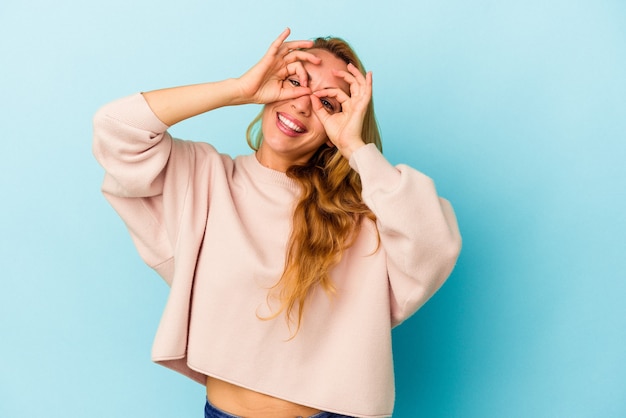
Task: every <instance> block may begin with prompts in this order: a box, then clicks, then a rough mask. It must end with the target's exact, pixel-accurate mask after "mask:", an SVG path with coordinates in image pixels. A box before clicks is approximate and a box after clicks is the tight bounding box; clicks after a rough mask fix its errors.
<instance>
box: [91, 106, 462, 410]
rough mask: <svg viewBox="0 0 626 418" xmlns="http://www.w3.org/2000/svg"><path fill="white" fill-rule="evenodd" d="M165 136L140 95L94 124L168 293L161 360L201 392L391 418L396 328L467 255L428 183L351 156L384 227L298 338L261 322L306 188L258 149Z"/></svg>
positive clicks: (309, 311)
mask: <svg viewBox="0 0 626 418" xmlns="http://www.w3.org/2000/svg"><path fill="white" fill-rule="evenodd" d="M167 128H168V126H166V125H164V124H163V123H162V122H161V121H160V120H159V119H158V118H157V117H156V116H155V115H154V113H153V112H152V111H151V110H150V108H149V106H148V105H147V103H146V102H145V100H144V98H143V96H142V95H141V94H135V95H133V96H130V97H127V98H124V99H121V100H117V101H115V102H113V103H110V104H108V105H106V106H104V107H103V108H102V109H100V110H99V111H98V112H97V114H96V115H95V117H94V148H93V149H94V154H95V156H96V158H97V160H98V161H99V162H100V164H102V166H103V167H104V169H105V171H106V174H105V178H104V183H103V186H102V191H103V193H104V195H105V197H106V198H107V200H108V201H109V202H110V203H111V205H112V206H113V207H114V208H115V210H116V211H117V212H118V214H119V215H120V216H121V218H122V219H123V220H124V222H125V223H126V225H127V227H128V229H129V231H130V234H131V236H132V238H133V241H134V243H135V245H136V247H137V249H138V251H139V254H140V255H141V257H142V258H143V260H144V261H145V262H146V263H147V264H148V265H149V266H150V267H152V268H153V269H154V270H156V271H157V272H158V273H159V274H160V275H161V276H162V277H163V278H164V279H165V281H166V282H167V283H168V284H169V285H170V286H171V290H170V294H169V298H168V301H167V305H166V307H165V311H164V313H163V317H162V319H161V322H160V325H159V328H158V331H157V334H156V337H155V341H154V345H153V350H152V358H153V360H154V361H155V362H157V363H160V364H162V365H165V366H167V367H170V368H172V369H174V370H176V371H178V372H180V373H183V374H184V375H186V376H188V377H190V378H192V379H194V380H196V381H198V382H199V383H201V384H204V383H205V379H206V378H205V375H210V376H214V377H216V378H218V379H222V380H225V381H228V382H231V383H233V384H235V385H239V386H243V387H246V388H249V389H252V390H255V391H257V392H261V393H265V394H268V395H271V396H274V397H278V398H281V399H286V400H288V401H291V402H295V403H298V404H302V405H306V406H310V407H313V408H318V409H321V410H324V411H330V412H335V413H340V414H345V415H351V416H356V417H386V416H390V415H391V413H392V410H393V403H394V376H393V360H392V350H391V328H392V327H394V326H396V325H398V324H399V323H400V322H402V321H403V320H405V319H406V318H408V317H409V316H410V315H412V314H413V313H414V312H415V311H416V310H417V309H419V308H420V307H421V306H422V305H423V304H424V303H425V302H426V301H427V300H428V298H430V296H432V294H433V293H434V292H435V291H436V290H437V289H438V288H439V287H440V286H441V285H442V283H443V282H444V281H445V279H446V278H447V277H448V275H449V274H450V272H451V271H452V268H453V267H454V264H455V262H456V259H457V256H458V254H459V251H460V244H461V238H460V234H459V230H458V227H457V223H456V219H455V216H454V212H453V210H452V208H451V206H450V204H449V203H448V202H447V201H446V200H443V199H441V198H439V197H438V196H437V192H436V190H435V187H434V185H433V182H432V181H431V179H430V178H428V177H426V176H425V175H424V174H422V173H420V172H418V171H416V170H414V169H412V168H410V167H407V166H405V165H398V166H397V167H394V166H392V165H391V164H389V162H387V160H386V159H385V158H384V157H383V156H382V154H381V153H380V152H379V151H378V150H377V149H376V147H375V146H374V145H367V146H365V147H362V148H360V149H359V150H357V151H356V152H355V153H354V154H353V155H352V158H351V159H350V165H351V166H352V168H353V169H354V170H356V171H357V172H358V173H359V174H360V176H361V179H362V183H363V200H364V201H365V203H366V204H367V205H368V207H369V208H370V209H371V210H372V212H374V214H375V215H376V217H377V221H376V225H374V223H373V222H372V221H369V220H365V221H364V225H363V228H362V230H361V232H360V234H359V236H358V238H357V239H356V241H355V243H354V245H353V246H352V247H350V248H349V249H348V250H347V251H346V252H345V254H344V256H343V259H342V260H341V262H340V263H339V264H338V265H337V266H336V267H334V268H333V269H332V271H331V277H332V279H333V281H334V284H335V286H336V289H337V293H336V295H334V296H333V297H332V298H330V297H329V296H328V295H327V294H326V293H325V292H323V291H321V290H319V291H317V292H315V293H314V294H313V295H312V296H311V298H310V300H309V301H308V302H307V307H306V310H305V314H304V318H303V322H302V326H301V329H300V330H299V332H298V334H297V335H296V337H295V338H293V339H289V337H290V335H291V333H290V330H289V329H288V327H287V325H286V322H285V320H284V318H283V317H282V316H281V317H278V318H276V319H273V320H260V319H259V317H258V316H259V315H260V316H266V315H268V314H269V313H271V312H272V310H271V307H270V306H268V300H267V295H268V289H269V288H270V287H271V286H272V285H274V284H275V283H276V281H277V280H278V278H279V277H280V275H281V273H282V269H283V267H284V261H285V251H286V242H287V239H288V236H289V233H290V226H291V218H292V208H293V203H294V199H296V197H297V195H298V186H297V185H296V183H295V182H294V181H293V180H291V179H289V178H288V177H287V176H286V175H285V174H284V173H282V172H278V171H274V170H271V169H268V168H266V167H264V166H262V165H261V164H260V163H259V162H258V161H257V159H256V157H255V156H254V155H247V156H239V157H237V158H235V159H232V158H231V157H229V156H227V155H222V154H219V153H218V152H217V151H216V150H215V149H214V148H213V147H212V146H211V145H209V144H206V143H201V142H188V141H181V140H177V139H173V138H172V137H171V136H170V135H169V134H168V132H167V131H166V129H167ZM378 233H379V234H380V242H381V245H380V247H379V248H378V250H377V249H376V248H377V243H378V241H377V234H378ZM269 303H270V304H272V303H273V302H272V301H271V300H270V302H269Z"/></svg>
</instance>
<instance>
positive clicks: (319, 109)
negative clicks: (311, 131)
mask: <svg viewBox="0 0 626 418" xmlns="http://www.w3.org/2000/svg"><path fill="white" fill-rule="evenodd" d="M310 97H311V109H313V113H315V116H317V118H318V119H319V120H320V122H322V125H324V126H325V125H326V120H328V118H329V117H330V114H329V113H328V112H327V111H326V110H325V109H324V105H323V104H322V102H321V101H320V98H319V97H317V96H316V95H315V94H311V95H310Z"/></svg>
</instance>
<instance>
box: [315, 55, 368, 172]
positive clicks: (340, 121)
mask: <svg viewBox="0 0 626 418" xmlns="http://www.w3.org/2000/svg"><path fill="white" fill-rule="evenodd" d="M347 70H348V71H337V70H333V74H334V75H335V76H336V77H340V78H343V79H344V80H345V81H346V82H347V83H348V84H349V85H350V95H349V96H348V95H347V94H346V93H345V92H344V91H343V90H341V89H338V88H332V89H324V90H320V91H316V92H315V93H313V94H312V95H311V103H312V105H313V111H314V112H315V114H316V115H317V117H318V118H319V120H320V121H321V122H322V124H323V125H324V129H325V130H326V135H328V138H329V139H330V141H331V142H332V143H333V144H334V145H335V146H336V147H337V149H338V150H339V151H340V152H341V153H342V154H343V156H344V157H345V158H347V159H350V156H351V155H352V152H354V151H356V149H357V148H359V147H361V146H363V145H365V142H364V141H363V138H362V130H363V120H364V119H365V113H366V112H367V108H368V106H369V103H370V100H371V99H372V73H371V72H368V73H367V74H366V75H365V76H363V74H361V72H360V71H359V70H358V69H357V68H356V67H355V66H354V65H353V64H348V68H347ZM322 97H334V98H336V99H337V100H338V101H339V103H341V112H337V113H328V112H326V110H325V109H324V107H323V105H322V102H321V101H320V98H322Z"/></svg>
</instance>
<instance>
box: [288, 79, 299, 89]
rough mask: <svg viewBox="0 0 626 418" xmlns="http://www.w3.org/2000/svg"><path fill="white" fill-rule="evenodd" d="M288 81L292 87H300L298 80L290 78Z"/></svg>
mask: <svg viewBox="0 0 626 418" xmlns="http://www.w3.org/2000/svg"><path fill="white" fill-rule="evenodd" d="M288 81H289V82H290V83H291V85H292V86H294V87H300V82H299V81H298V80H294V79H293V78H290V79H289V80H288Z"/></svg>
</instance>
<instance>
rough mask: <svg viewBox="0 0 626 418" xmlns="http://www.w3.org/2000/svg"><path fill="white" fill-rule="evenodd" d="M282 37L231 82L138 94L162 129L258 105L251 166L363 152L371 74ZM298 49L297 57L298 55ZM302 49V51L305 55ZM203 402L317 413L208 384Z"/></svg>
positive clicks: (282, 413)
mask: <svg viewBox="0 0 626 418" xmlns="http://www.w3.org/2000/svg"><path fill="white" fill-rule="evenodd" d="M289 34H290V31H289V29H286V30H285V31H284V32H283V33H281V34H280V36H279V37H278V38H277V39H276V40H275V41H274V42H273V43H272V44H271V45H270V48H269V49H268V51H267V52H266V53H265V55H264V56H263V58H262V59H261V60H260V61H259V62H258V63H257V64H256V65H254V66H253V67H252V68H251V69H250V70H248V71H247V72H246V73H245V74H243V75H242V76H241V77H238V78H231V79H227V80H223V81H217V82H210V83H203V84H196V85H189V86H182V87H174V88H168V89H162V90H155V91H150V92H147V93H144V94H143V95H144V97H145V99H146V101H147V102H148V104H149V106H150V108H151V109H152V110H153V112H154V113H155V114H156V116H157V117H158V118H159V119H160V120H161V121H162V122H163V123H165V124H166V125H169V126H171V125H174V124H176V123H178V122H180V121H183V120H185V119H188V118H191V117H193V116H196V115H200V114H202V113H205V112H208V111H211V110H214V109H217V108H220V107H224V106H233V105H241V104H262V105H265V108H264V109H265V110H264V114H263V119H262V124H263V126H262V129H263V133H264V140H263V142H262V143H261V145H260V147H259V150H258V151H257V152H256V157H257V159H258V161H259V162H260V163H261V164H263V165H265V166H266V167H269V168H271V169H274V170H278V171H283V172H284V171H286V170H287V168H288V167H290V166H291V165H294V164H296V163H302V162H305V161H307V160H308V159H309V158H310V157H311V156H312V155H313V153H314V152H315V151H316V150H317V149H318V148H319V147H320V146H322V145H323V144H327V145H329V146H335V147H337V149H338V151H339V152H341V154H342V155H343V156H344V157H345V158H347V159H349V158H350V156H351V155H352V153H353V152H355V151H356V150H357V149H359V148H360V147H362V146H364V145H365V142H364V141H363V139H362V131H361V130H362V125H363V119H364V116H365V112H366V110H367V106H368V104H369V102H370V100H371V96H372V74H371V73H367V74H366V75H365V76H364V75H362V74H361V73H360V72H359V71H358V69H357V68H356V67H355V66H353V65H352V64H348V65H346V63H345V62H343V61H342V60H340V59H339V58H337V57H335V56H334V55H332V54H331V53H330V52H328V51H325V50H318V49H309V48H311V47H312V46H313V42H312V41H286V39H287V37H288V36H289ZM303 49H304V50H303ZM307 49H308V50H307ZM206 389H207V397H208V399H209V401H210V402H211V403H212V404H214V405H215V406H217V407H218V408H220V409H222V410H224V411H227V412H229V413H231V414H233V415H238V416H242V417H246V418H293V417H297V416H302V417H307V416H310V415H314V414H316V413H318V412H320V411H319V410H317V409H315V408H310V407H306V406H303V405H298V404H295V403H292V402H288V401H285V400H282V399H278V398H274V397H271V396H268V395H265V394H261V393H258V392H255V391H252V390H249V389H245V388H243V387H240V386H236V385H233V384H230V383H227V382H225V381H222V380H219V379H216V378H213V377H207V382H206Z"/></svg>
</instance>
